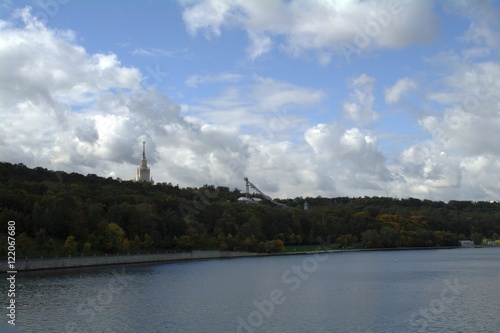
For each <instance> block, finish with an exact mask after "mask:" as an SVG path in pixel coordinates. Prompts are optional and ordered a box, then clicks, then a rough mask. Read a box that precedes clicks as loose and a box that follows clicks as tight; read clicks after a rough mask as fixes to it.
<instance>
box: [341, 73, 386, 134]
mask: <svg viewBox="0 0 500 333" xmlns="http://www.w3.org/2000/svg"><path fill="white" fill-rule="evenodd" d="M350 85H351V86H352V87H353V88H354V92H353V93H351V98H350V101H349V102H345V103H344V104H343V109H344V114H345V116H346V117H347V118H349V119H352V120H353V121H354V122H355V123H356V124H357V125H358V126H363V125H367V124H370V123H372V122H374V121H376V120H377V119H378V113H377V112H375V111H373V103H374V101H375V95H374V90H375V79H374V78H373V77H371V76H368V75H366V74H361V75H360V76H359V77H357V78H355V79H352V80H351V82H350Z"/></svg>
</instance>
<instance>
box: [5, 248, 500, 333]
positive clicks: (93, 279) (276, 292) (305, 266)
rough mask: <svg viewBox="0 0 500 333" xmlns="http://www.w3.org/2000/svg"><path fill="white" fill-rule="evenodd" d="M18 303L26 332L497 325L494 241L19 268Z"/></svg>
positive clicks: (498, 264) (499, 264)
mask: <svg viewBox="0 0 500 333" xmlns="http://www.w3.org/2000/svg"><path fill="white" fill-rule="evenodd" d="M3 292H4V294H6V291H5V290H4V291H3ZM16 304H17V309H16V329H17V330H18V331H20V332H24V333H28V332H33V333H35V332H36V333H44V332H46V333H54V332H64V333H83V332H85V333H92V332H99V333H103V332H104V333H128V332H130V333H138V332H141V333H149V332H151V333H153V332H154V333H157V332H158V333H159V332H185V333H195V332H204V333H206V332H214V333H221V332H245V333H248V332H274V333H276V332H297V333H299V332H300V333H302V332H349V333H350V332H384V333H386V332H492V333H493V332H495V333H496V332H500V316H499V313H500V312H499V309H500V248H471V249H465V248H464V249H446V250H425V251H424V250H422V251H416V250H414V251H412V250H405V251H362V252H342V253H330V254H325V253H318V254H314V255H313V254H310V255H294V256H274V257H260V258H239V259H227V260H207V261H196V262H180V263H170V264H154V265H152V264H151V265H135V266H131V265H129V266H119V267H118V266H115V267H99V268H82V269H64V270H53V271H44V272H19V273H18V275H17V293H16ZM4 311H5V310H4ZM5 322H6V321H5ZM3 323H4V322H3Z"/></svg>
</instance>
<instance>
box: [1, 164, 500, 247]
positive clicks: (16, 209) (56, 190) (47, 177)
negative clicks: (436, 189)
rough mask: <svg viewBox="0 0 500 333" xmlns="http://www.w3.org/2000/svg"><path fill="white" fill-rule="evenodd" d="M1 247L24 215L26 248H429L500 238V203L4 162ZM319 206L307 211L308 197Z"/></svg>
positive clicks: (21, 237)
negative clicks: (149, 177) (146, 178)
mask: <svg viewBox="0 0 500 333" xmlns="http://www.w3.org/2000/svg"><path fill="white" fill-rule="evenodd" d="M0 170H1V172H0V175H1V178H0V220H1V221H2V222H1V223H2V230H1V231H0V232H1V233H2V237H1V241H2V244H1V251H2V252H1V254H2V256H5V255H6V248H7V246H5V239H6V237H5V234H6V231H7V222H8V221H9V220H14V221H16V234H17V237H16V240H17V251H19V252H20V253H19V254H18V255H22V256H31V255H33V256H34V255H56V254H62V253H65V254H80V253H81V254H91V253H104V252H106V253H117V252H133V251H157V250H169V249H172V250H174V249H175V250H190V249H220V250H246V251H268V252H277V251H282V250H283V249H284V246H298V245H308V244H311V245H313V244H318V240H317V239H318V237H320V238H321V239H323V240H325V241H326V240H331V242H332V243H333V244H332V246H343V247H347V246H352V245H356V246H359V247H367V248H374V247H410V246H411V247H421V246H453V245H458V240H459V239H471V240H473V241H474V242H475V243H476V244H481V243H483V241H484V240H487V239H489V240H493V241H494V240H498V239H499V234H500V204H499V203H489V202H470V201H450V202H448V203H444V202H435V201H429V200H419V199H414V198H407V199H394V198H381V197H372V198H368V197H365V198H347V197H338V198H321V197H317V198H295V199H286V200H279V201H280V202H282V203H286V204H287V205H288V206H289V208H281V207H276V206H272V205H271V204H270V203H265V202H264V203H262V204H243V203H238V202H237V199H238V197H240V196H242V195H243V194H242V193H241V192H240V191H239V190H238V189H233V190H231V189H229V188H227V187H214V186H211V185H205V186H203V187H200V188H179V187H178V186H173V185H172V184H165V183H159V184H155V185H151V184H148V183H137V182H132V181H119V180H115V179H111V178H102V177H98V176H96V175H94V174H89V175H86V176H84V175H80V174H76V173H69V174H68V173H65V172H60V171H57V172H56V171H50V170H47V169H44V168H34V169H30V168H27V167H26V166H24V165H22V164H16V165H14V164H10V163H0ZM305 200H307V202H308V203H309V205H310V209H309V210H307V211H304V210H303V204H304V201H305Z"/></svg>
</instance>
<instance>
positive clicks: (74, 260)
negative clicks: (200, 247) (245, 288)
mask: <svg viewBox="0 0 500 333" xmlns="http://www.w3.org/2000/svg"><path fill="white" fill-rule="evenodd" d="M257 255H258V254H256V253H250V252H221V251H192V252H178V253H154V254H128V255H127V254H125V255H107V256H88V257H58V258H40V259H18V260H16V264H15V267H16V270H17V271H32V270H42V269H57V268H72V267H89V266H104V265H125V264H141V263H155V262H174V261H189V260H203V259H217V258H221V259H222V258H238V257H253V256H257ZM0 270H1V271H4V272H5V271H7V270H8V268H7V260H4V261H3V262H2V263H1V264H0Z"/></svg>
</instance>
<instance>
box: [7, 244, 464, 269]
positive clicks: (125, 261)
mask: <svg viewBox="0 0 500 333" xmlns="http://www.w3.org/2000/svg"><path fill="white" fill-rule="evenodd" d="M454 248H460V247H417V248H415V247H413V248H406V247H405V248H382V249H335V250H332V249H326V250H325V249H322V250H321V251H319V252H321V253H346V252H360V251H408V250H443V249H454ZM313 253H317V251H312V252H311V251H307V252H304V251H301V252H286V253H255V252H228V251H201V250H195V251H189V252H167V253H148V254H120V255H111V254H110V255H100V256H95V255H94V256H76V257H75V256H74V257H55V258H32V259H20V260H17V261H16V265H15V267H16V270H17V271H37V270H51V269H64V268H79V267H93V266H109V265H131V264H148V263H150V264H154V263H171V262H182V261H197V260H210V259H231V258H245V257H262V256H280V255H307V254H313ZM0 270H2V271H7V270H9V269H8V268H7V261H6V260H3V261H2V262H1V264H0Z"/></svg>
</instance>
